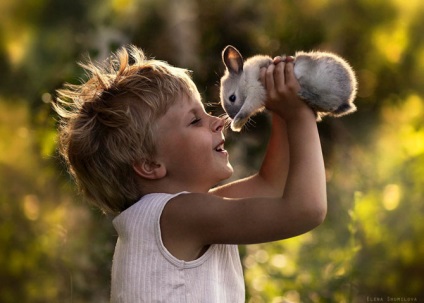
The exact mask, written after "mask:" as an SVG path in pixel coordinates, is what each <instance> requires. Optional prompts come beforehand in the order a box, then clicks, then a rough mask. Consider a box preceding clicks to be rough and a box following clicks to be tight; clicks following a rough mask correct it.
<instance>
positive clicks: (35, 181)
mask: <svg viewBox="0 0 424 303" xmlns="http://www.w3.org/2000/svg"><path fill="white" fill-rule="evenodd" d="M423 18H424V2H422V1H421V0H409V1H401V0H385V1H382V0H376V1H365V0H336V1H329V0H298V1H289V0H286V1H284V0H264V1H252V0H235V1H223V0H216V1H209V0H207V1H206V0H180V1H178V0H167V1H166V0H105V1H100V0H93V1H84V0H74V1H67V0H20V1H13V0H2V1H1V2H0V70H1V75H0V122H1V123H0V136H1V140H0V186H1V191H0V246H1V249H0V268H1V269H0V302H4V303H8V302H72V303H77V302H107V301H108V295H109V287H110V286H109V282H110V278H109V277H110V268H111V260H112V253H113V248H114V244H115V241H116V233H115V231H114V230H113V227H112V225H111V222H110V218H106V217H104V216H103V215H102V214H100V213H99V212H98V211H97V210H95V209H92V208H91V207H89V206H87V205H86V203H85V202H84V201H83V200H82V198H81V197H79V196H78V195H76V192H75V189H74V185H73V183H72V181H71V180H70V179H69V176H68V174H67V172H66V169H65V168H64V167H63V166H62V164H61V162H60V160H59V158H58V156H57V153H56V150H55V147H56V143H55V138H56V131H55V127H56V125H55V124H56V120H55V118H56V117H55V115H54V113H53V112H52V110H51V106H50V102H51V100H52V98H53V97H54V91H55V89H57V88H58V87H60V86H61V84H62V83H63V82H72V83H77V82H78V81H79V80H78V79H79V78H84V75H83V73H82V71H81V70H80V69H79V68H78V67H77V65H76V64H75V62H76V61H78V60H81V59H82V58H83V56H84V55H86V54H90V55H91V56H92V57H93V58H95V59H98V60H102V59H104V58H105V57H106V56H107V54H108V53H109V52H110V51H111V50H115V49H116V48H117V47H118V46H120V45H122V44H126V43H134V44H136V45H138V46H140V47H142V48H143V49H144V50H145V51H146V53H147V54H149V55H151V56H155V57H156V58H158V59H161V60H166V61H168V62H170V63H171V64H174V65H177V66H182V67H186V68H189V69H191V70H193V71H194V79H195V81H196V83H197V84H198V87H199V90H200V92H201V93H202V94H203V97H204V99H205V101H207V102H217V101H218V90H219V87H218V83H219V82H218V81H219V78H220V75H221V74H222V72H223V70H224V68H223V65H222V64H221V58H220V53H221V50H222V49H223V47H225V46H226V45H227V44H232V45H235V46H236V47H238V48H239V49H240V50H241V52H242V53H243V54H245V55H246V56H250V55H254V54H256V53H266V54H269V55H278V54H283V53H285V54H294V53H295V51H296V50H312V49H321V50H328V51H333V52H336V53H338V54H340V55H342V56H343V57H345V58H346V59H347V60H348V61H349V62H350V63H351V65H352V66H353V67H354V68H355V70H356V72H357V76H358V79H359V93H358V98H357V100H356V104H357V106H358V108H359V111H358V112H357V113H355V114H354V115H351V116H347V117H344V118H341V119H331V118H328V119H325V120H324V121H323V122H321V123H320V124H319V128H320V134H321V139H322V144H323V149H324V153H325V160H326V169H327V179H328V197H329V199H328V203H329V213H328V217H327V220H326V222H325V223H324V224H323V225H322V226H320V227H319V228H317V229H316V230H314V231H313V232H310V233H308V234H305V235H303V236H300V237H296V238H293V239H289V240H285V241H279V242H273V243H266V244H260V245H250V246H246V247H241V248H240V251H241V254H242V258H243V264H244V269H245V277H246V285H247V290H248V297H247V302H249V303H259V302H271V303H277V302H284V300H289V301H291V302H369V301H371V300H374V301H377V300H380V301H381V300H383V301H384V302H388V301H390V300H391V299H398V300H400V299H402V300H409V301H414V300H416V302H423V301H424V259H423V255H424V242H423V239H422V238H423V234H424V220H423V215H424V204H423V200H424V199H423V192H424V190H423V186H424V122H423V121H424V100H423V98H424V94H423V90H424V38H423V33H424V22H423V21H422V20H423ZM213 109H214V110H215V111H216V112H217V113H219V112H220V110H219V107H214V108H213ZM268 129H269V122H268V119H267V118H266V116H265V115H261V116H258V117H256V118H255V120H254V123H253V125H251V126H250V127H249V128H248V129H247V130H245V131H244V132H243V133H242V134H233V133H228V138H229V141H230V158H231V161H232V163H233V165H234V167H235V168H236V173H235V177H240V176H245V175H248V174H249V173H251V172H252V171H254V170H255V169H257V168H258V165H259V164H260V161H261V157H262V155H263V148H264V145H265V142H264V135H263V133H264V132H265V133H267V131H268ZM305 186H308V185H307V184H305Z"/></svg>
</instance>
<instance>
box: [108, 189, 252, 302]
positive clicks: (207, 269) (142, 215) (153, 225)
mask: <svg viewBox="0 0 424 303" xmlns="http://www.w3.org/2000/svg"><path fill="white" fill-rule="evenodd" d="M179 194H181V193H179ZM179 194H176V195H170V194H149V195H145V196H144V197H143V198H142V199H141V200H140V201H138V202H137V203H135V204H134V205H132V206H131V207H129V208H128V209H126V210H125V211H123V212H122V213H121V214H119V215H118V216H117V217H116V218H115V219H114V220H113V225H114V226H115V229H116V231H117V232H118V241H117V243H116V247H115V253H114V257H113V266H112V291H111V302H112V303H117V302H119V303H136V302H137V303H139V302H146V303H153V302H164V303H165V302H166V303H174V302H175V303H183V302H184V303H215V302H216V303H226V302H228V303H239V302H244V301H245V290H244V279H243V271H242V267H241V262H240V256H239V252H238V248H237V246H236V245H223V244H214V245H211V246H210V247H209V249H208V250H207V251H206V252H205V253H204V254H203V255H202V256H201V257H200V258H198V259H196V260H194V261H188V262H187V261H183V260H179V259H177V258H175V257H174V256H173V255H171V253H170V252H169V251H168V250H167V249H166V248H165V246H164V244H163V242H162V237H161V230H160V224H159V220H160V216H161V214H162V210H163V208H164V207H165V205H166V203H167V202H168V201H169V200H170V199H172V198H173V197H175V196H177V195H179Z"/></svg>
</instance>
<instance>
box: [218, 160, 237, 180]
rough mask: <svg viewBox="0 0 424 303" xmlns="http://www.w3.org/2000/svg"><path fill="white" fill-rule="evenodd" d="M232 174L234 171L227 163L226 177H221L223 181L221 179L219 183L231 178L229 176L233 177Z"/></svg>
mask: <svg viewBox="0 0 424 303" xmlns="http://www.w3.org/2000/svg"><path fill="white" fill-rule="evenodd" d="M233 173H234V169H233V167H232V166H231V164H230V163H228V164H227V170H226V176H225V177H223V179H222V180H221V181H225V180H227V179H228V178H231V176H232V175H233Z"/></svg>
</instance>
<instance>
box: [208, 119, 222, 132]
mask: <svg viewBox="0 0 424 303" xmlns="http://www.w3.org/2000/svg"><path fill="white" fill-rule="evenodd" d="M213 119H214V120H213V122H212V125H211V127H212V131H214V132H220V131H222V129H223V128H224V125H225V120H224V119H223V118H219V117H213Z"/></svg>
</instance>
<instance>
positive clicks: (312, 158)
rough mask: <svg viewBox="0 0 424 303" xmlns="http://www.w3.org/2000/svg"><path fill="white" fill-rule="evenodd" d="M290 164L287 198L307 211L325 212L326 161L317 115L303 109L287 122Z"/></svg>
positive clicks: (286, 189)
mask: <svg viewBox="0 0 424 303" xmlns="http://www.w3.org/2000/svg"><path fill="white" fill-rule="evenodd" d="M287 136H288V141H289V153H290V167H289V173H288V176H287V181H286V186H285V191H284V196H283V197H284V198H285V200H286V201H290V203H296V207H299V209H301V208H303V209H305V211H308V210H312V211H314V212H316V211H318V212H321V213H322V214H323V215H325V212H326V209H327V194H326V180H325V168H324V160H323V156H322V150H321V143H320V138H319V134H318V129H317V125H316V121H315V117H314V115H313V113H312V111H309V112H308V111H302V112H300V113H299V116H298V117H293V118H292V119H290V120H289V121H287Z"/></svg>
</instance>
